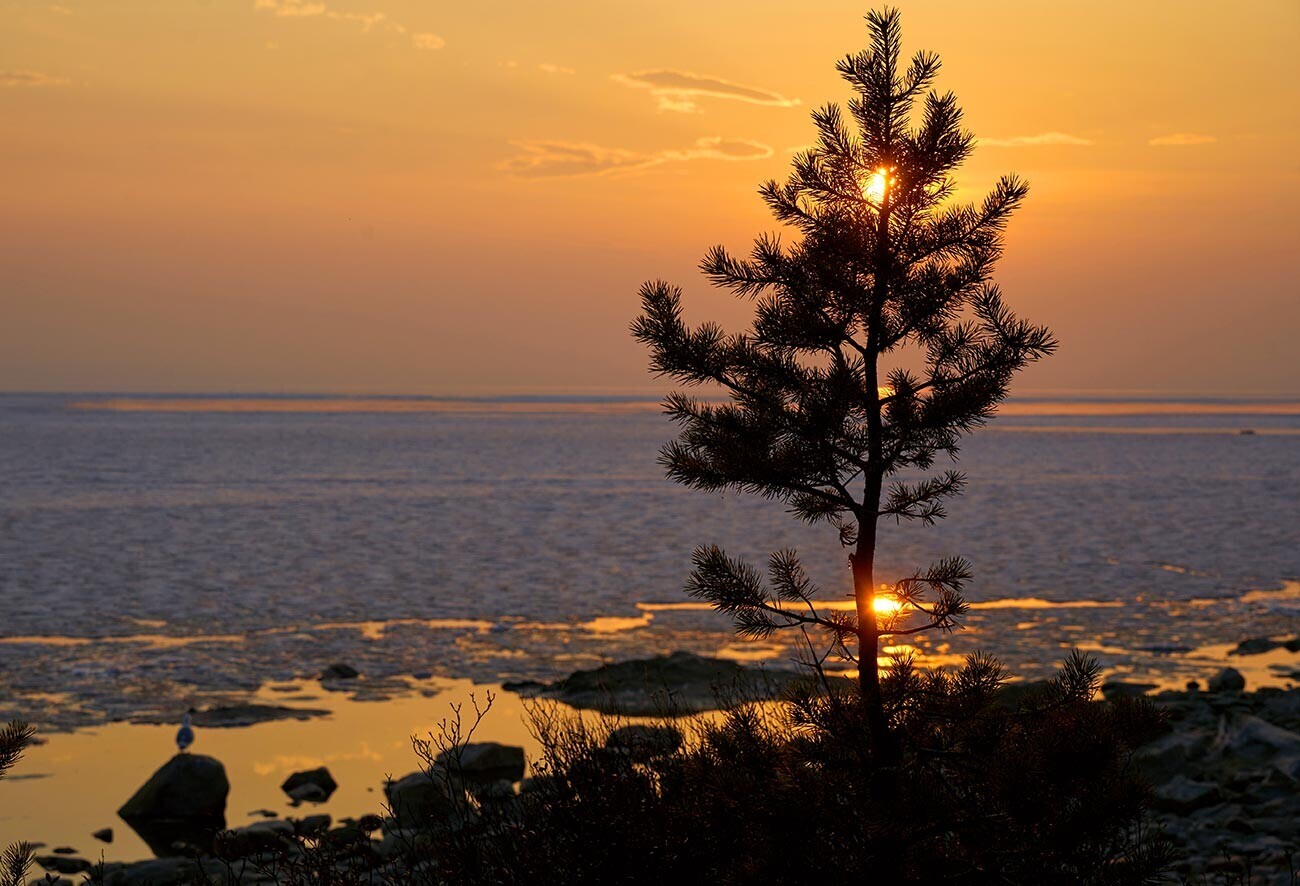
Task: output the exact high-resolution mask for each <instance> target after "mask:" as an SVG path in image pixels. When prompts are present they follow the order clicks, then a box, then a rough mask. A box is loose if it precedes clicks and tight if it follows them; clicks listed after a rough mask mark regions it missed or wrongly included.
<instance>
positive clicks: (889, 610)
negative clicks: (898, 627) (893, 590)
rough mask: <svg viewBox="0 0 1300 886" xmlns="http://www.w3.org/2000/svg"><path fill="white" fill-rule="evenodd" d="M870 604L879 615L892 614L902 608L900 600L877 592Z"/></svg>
mask: <svg viewBox="0 0 1300 886" xmlns="http://www.w3.org/2000/svg"><path fill="white" fill-rule="evenodd" d="M871 606H872V608H873V609H875V610H876V612H878V613H880V614H881V615H893V614H894V613H895V612H898V611H899V610H900V609H902V608H903V603H902V601H901V600H899V599H897V598H895V597H887V596H885V595H884V594H877V595H876V596H875V597H874V598H872V601H871Z"/></svg>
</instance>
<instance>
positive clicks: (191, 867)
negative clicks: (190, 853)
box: [104, 858, 203, 886]
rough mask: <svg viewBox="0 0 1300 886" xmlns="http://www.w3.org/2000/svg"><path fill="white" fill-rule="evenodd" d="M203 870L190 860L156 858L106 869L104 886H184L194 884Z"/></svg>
mask: <svg viewBox="0 0 1300 886" xmlns="http://www.w3.org/2000/svg"><path fill="white" fill-rule="evenodd" d="M202 870H203V869H202V868H201V867H200V866H199V865H198V864H197V863H196V862H195V861H194V860H193V859H189V858H155V859H151V860H150V861H142V862H138V863H137V864H129V865H124V866H121V867H114V868H112V869H106V872H105V874H104V886H183V884H189V883H192V882H194V880H195V878H196V877H197V876H200V875H201V873H202Z"/></svg>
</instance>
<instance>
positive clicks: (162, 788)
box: [117, 754, 230, 855]
mask: <svg viewBox="0 0 1300 886" xmlns="http://www.w3.org/2000/svg"><path fill="white" fill-rule="evenodd" d="M229 794H230V782H229V780H228V779H227V778H226V769H225V767H224V766H222V765H221V762H220V761H219V760H215V759H213V758H212V757H205V756H203V755H201V754H177V755H176V756H174V757H172V758H171V759H170V760H168V761H167V762H166V763H165V764H163V767H162V768H161V769H159V770H158V771H157V772H155V773H154V774H153V775H152V776H150V777H149V780H148V781H146V782H145V783H144V785H142V786H141V787H140V789H139V790H138V791H136V792H135V794H133V795H132V796H131V799H129V800H127V801H126V803H125V804H123V806H122V808H121V809H119V810H118V811H117V814H118V815H120V816H121V817H122V820H123V821H125V822H126V823H127V824H129V825H131V827H132V828H133V829H134V830H135V831H136V833H138V834H139V835H140V836H141V838H143V839H144V841H145V842H146V843H148V844H149V848H150V849H152V850H153V851H154V853H155V854H157V855H175V854H178V853H179V852H184V851H186V849H185V847H186V846H187V845H189V846H197V847H200V848H201V847H203V846H204V845H205V844H207V843H209V842H210V841H211V839H212V835H213V834H214V833H216V832H217V831H219V830H221V829H223V828H224V827H225V826H226V798H227V797H228V796H229ZM178 844H179V846H180V848H179V849H178V848H177V846H178Z"/></svg>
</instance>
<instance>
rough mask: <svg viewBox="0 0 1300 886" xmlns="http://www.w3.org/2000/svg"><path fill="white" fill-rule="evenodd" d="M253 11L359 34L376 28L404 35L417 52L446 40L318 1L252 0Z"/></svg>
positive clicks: (381, 17)
mask: <svg viewBox="0 0 1300 886" xmlns="http://www.w3.org/2000/svg"><path fill="white" fill-rule="evenodd" d="M253 8H254V9H260V10H262V11H264V12H269V13H271V14H272V15H274V16H275V17H276V18H323V19H329V20H330V21H336V22H348V23H351V24H354V25H359V26H360V27H361V31H362V33H369V32H370V31H373V30H375V29H377V28H382V29H384V30H387V31H391V32H393V33H395V34H401V35H403V36H407V37H409V38H410V40H411V45H412V46H414V47H415V48H416V49H442V48H443V47H444V46H446V45H447V41H446V40H444V39H443V38H442V37H440V36H438V35H437V34H433V33H430V32H428V31H412V30H411V29H410V28H408V27H406V25H403V24H402V23H400V22H395V21H393V20H392V19H391V18H389V17H388V15H387V14H386V13H383V12H345V11H343V10H339V9H335V8H333V7H332V6H329V5H328V4H326V3H323V2H320V0H253Z"/></svg>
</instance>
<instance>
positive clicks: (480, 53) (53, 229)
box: [0, 0, 1300, 395]
mask: <svg viewBox="0 0 1300 886" xmlns="http://www.w3.org/2000/svg"><path fill="white" fill-rule="evenodd" d="M806 6H814V7H815V8H816V11H815V12H806V11H802V12H801V11H798V10H800V9H801V7H806ZM867 8H868V7H867V6H866V5H865V4H863V3H861V2H857V3H848V2H839V0H836V2H822V3H817V4H794V3H790V2H782V3H776V2H766V0H747V2H743V3H742V2H731V0H727V2H710V3H700V2H698V0H696V2H655V3H648V2H624V0H618V2H611V0H601V2H578V0H559V2H549V3H545V4H542V3H531V2H505V0H483V2H478V3H473V4H459V5H456V6H453V5H452V4H447V3H438V2H428V0H120V2H119V0H114V2H107V0H59V2H56V3H47V2H35V0H31V2H28V0H17V2H15V0H0V389H7V390H137V391H302V392H315V391H338V392H392V393H403V392H419V393H474V392H489V391H502V390H515V391H517V390H535V391H536V390H547V389H558V388H567V389H602V390H608V389H623V388H641V389H644V388H645V387H647V386H648V385H649V384H651V380H650V379H649V378H648V377H647V376H646V374H645V371H644V366H645V356H644V353H643V352H642V351H641V349H640V348H639V347H638V346H637V345H636V344H635V343H633V342H632V341H631V339H630V338H629V336H628V334H627V324H628V322H629V321H630V319H631V318H632V316H633V315H634V314H635V313H636V310H637V301H636V289H637V286H638V284H639V283H640V282H641V280H642V279H644V278H646V277H658V276H663V277H667V278H669V279H672V280H674V281H676V282H679V283H681V284H683V285H685V286H686V288H687V293H688V299H689V303H690V311H691V313H692V315H693V317H694V318H695V319H699V318H702V317H704V316H706V315H711V316H716V317H718V318H719V319H722V320H723V321H724V322H726V323H728V324H729V325H732V326H737V325H739V324H740V323H742V322H743V320H744V317H745V305H743V304H739V303H736V302H734V301H733V300H732V299H731V298H730V297H729V296H725V295H722V294H719V293H715V292H712V291H710V290H709V288H708V287H707V286H706V285H705V284H704V282H703V280H702V279H701V278H700V276H699V275H698V273H697V272H696V271H695V263H696V262H697V261H698V259H699V258H700V256H701V255H702V254H703V253H704V251H705V249H706V248H707V247H708V246H710V245H711V244H713V243H715V242H721V243H725V244H727V245H729V246H731V247H733V248H737V249H740V250H742V251H743V250H744V249H745V247H746V245H747V243H748V241H749V239H750V238H751V237H752V236H753V235H754V234H756V233H758V232H760V231H763V230H769V229H772V228H773V227H774V225H773V223H772V222H771V221H770V220H769V219H768V217H767V215H766V212H765V210H764V208H763V206H762V205H761V203H760V201H759V200H758V198H757V197H756V196H755V193H754V192H755V189H756V187H757V185H758V184H759V183H760V181H762V180H763V179H765V178H768V177H772V176H784V174H785V170H786V168H787V165H788V162H789V159H790V155H791V151H792V149H795V148H798V147H800V146H802V145H804V144H807V143H808V142H810V141H811V140H812V135H811V124H810V123H809V121H808V113H809V111H810V110H811V108H812V107H814V106H815V105H817V104H820V103H822V102H824V101H827V100H835V101H843V100H845V99H846V98H847V94H846V92H845V88H844V86H843V84H842V82H841V81H840V80H839V78H838V77H837V75H836V74H835V72H834V69H833V65H834V62H835V60H836V59H837V58H838V57H839V56H840V55H842V54H843V53H845V52H847V51H850V50H856V49H858V48H860V46H861V44H862V43H863V40H864V28H863V25H862V20H861V16H862V14H863V13H864V12H865V11H866V10H867ZM902 8H903V12H904V33H905V40H906V43H907V46H908V47H909V49H922V48H924V49H933V50H936V51H938V52H939V53H940V54H941V55H942V56H943V58H944V60H945V68H944V73H943V76H942V77H941V81H940V86H941V88H944V89H948V88H951V89H953V90H955V91H956V92H957V94H958V95H959V96H960V98H961V99H962V101H963V104H964V106H965V109H966V114H967V123H968V125H969V126H970V127H971V128H972V129H973V130H974V131H975V132H976V134H977V135H978V136H979V137H980V138H981V139H982V142H983V143H982V146H981V147H980V149H979V150H977V151H976V153H975V156H974V157H973V158H972V160H971V161H970V162H969V163H968V164H967V166H966V168H965V173H964V175H963V177H962V179H961V182H962V185H963V188H965V189H966V193H965V195H966V196H967V197H973V196H977V195H978V193H979V191H980V189H982V188H984V187H986V186H987V185H989V184H990V183H991V182H992V181H993V180H994V178H995V177H996V176H997V175H998V174H1000V173H1003V172H1018V173H1020V174H1022V175H1024V176H1025V177H1027V178H1028V179H1029V181H1030V183H1031V185H1032V187H1033V190H1032V192H1031V195H1030V200H1029V203H1028V205H1027V207H1026V208H1025V209H1024V210H1023V211H1022V212H1021V213H1020V215H1019V216H1018V217H1017V218H1016V219H1015V220H1014V221H1013V223H1012V228H1011V231H1010V235H1009V242H1008V251H1007V257H1006V258H1005V259H1004V261H1003V264H1002V271H1001V274H1000V278H999V279H1000V281H1001V282H1002V284H1003V288H1004V290H1005V293H1006V295H1007V298H1008V300H1009V302H1010V303H1011V304H1012V305H1013V306H1014V307H1015V308H1016V309H1018V310H1020V311H1021V312H1023V313H1024V314H1026V315H1028V316H1030V317H1031V318H1033V319H1034V320H1037V321H1041V322H1046V323H1048V324H1050V325H1051V326H1052V327H1053V328H1054V329H1055V331H1056V332H1057V335H1058V337H1059V338H1060V339H1061V341H1062V349H1061V352H1060V354H1059V355H1058V356H1056V357H1054V358H1052V359H1051V360H1049V361H1047V362H1046V363H1044V364H1042V365H1041V366H1037V367H1034V368H1033V369H1032V370H1030V371H1029V372H1028V373H1027V374H1026V376H1025V377H1024V379H1023V382H1022V385H1021V387H1020V388H1019V390H1022V391H1025V392H1033V391H1035V390H1044V389H1086V390H1100V389H1105V390H1115V389H1133V390H1142V391H1147V392H1156V393H1169V394H1184V395H1186V394H1192V395H1197V394H1224V393H1254V394H1273V395H1278V394H1281V395H1293V394H1296V393H1300V356H1298V355H1300V344H1298V343H1297V338H1298V337H1300V274H1298V273H1297V271H1296V266H1295V262H1296V252H1297V248H1296V247H1297V244H1300V224H1298V223H1297V221H1296V214H1295V213H1296V205H1295V204H1296V203H1297V202H1298V201H1297V198H1300V160H1298V159H1297V158H1298V157H1300V110H1298V109H1300V62H1297V58H1298V57H1300V54H1298V53H1297V50H1296V47H1297V46H1298V45H1300V3H1297V2H1296V0H1255V2H1241V3H1237V4H1233V6H1232V8H1231V11H1229V7H1227V6H1225V5H1223V4H1218V3H1208V2H1206V3H1198V2H1188V0H1178V2H1141V3H1132V2H1087V3H1083V2H1079V3H1076V2H1051V3H1048V2H987V3H970V2H965V0H924V2H906V3H903V4H902Z"/></svg>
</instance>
